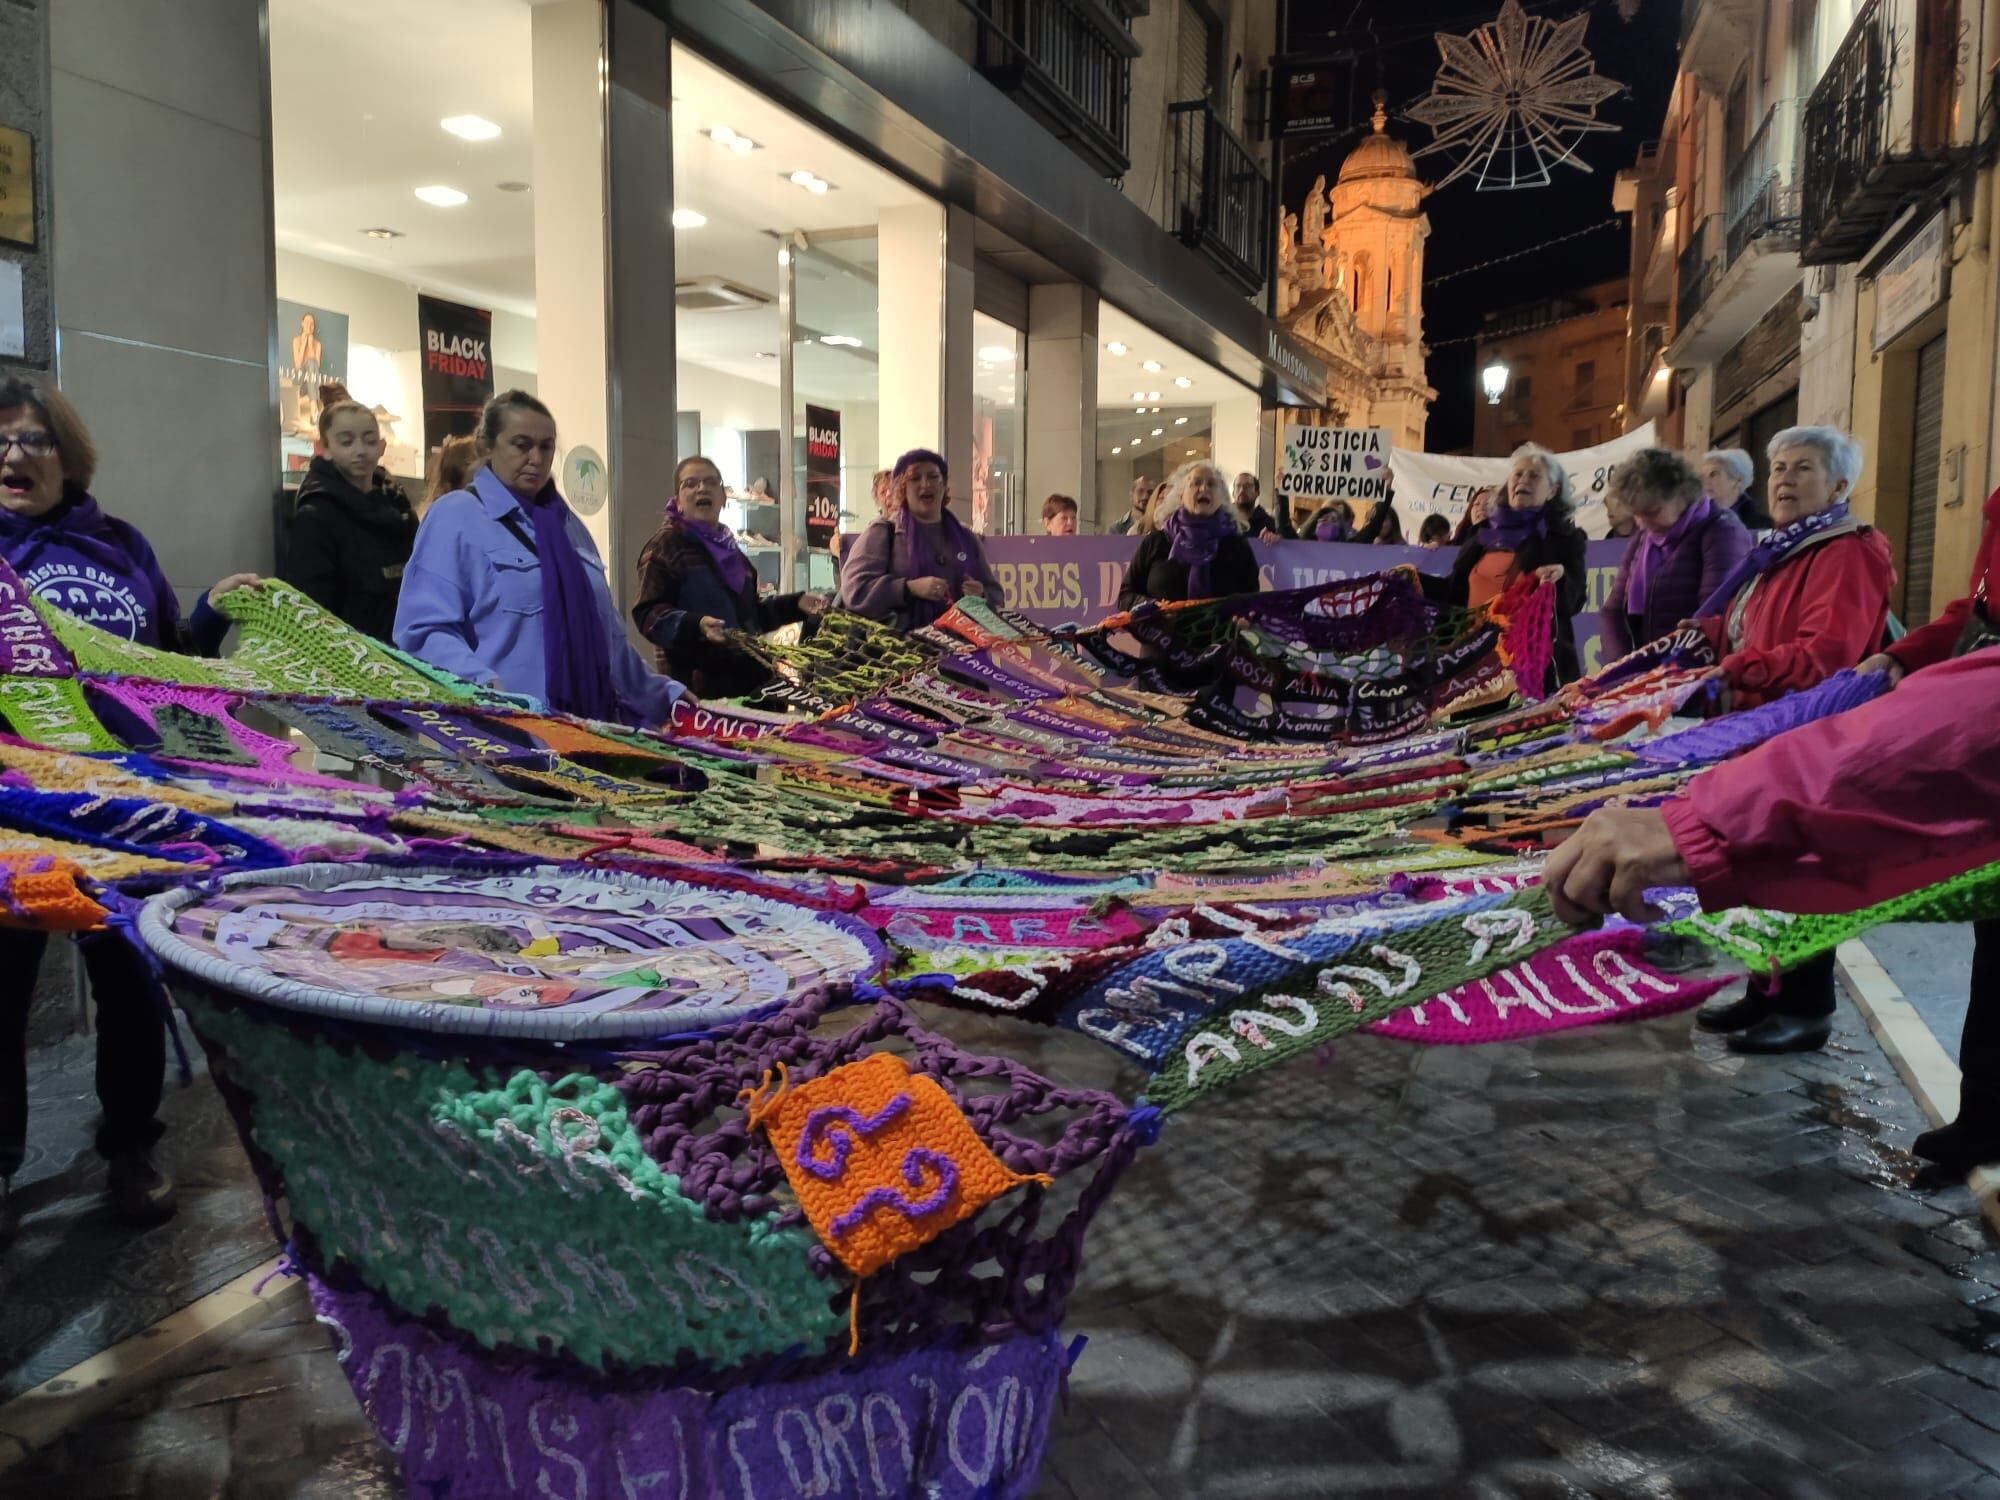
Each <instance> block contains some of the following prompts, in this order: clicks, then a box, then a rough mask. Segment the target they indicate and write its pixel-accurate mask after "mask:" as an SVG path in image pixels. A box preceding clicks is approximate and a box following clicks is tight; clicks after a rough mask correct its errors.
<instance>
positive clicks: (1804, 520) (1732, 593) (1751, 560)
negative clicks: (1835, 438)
mask: <svg viewBox="0 0 2000 1500" xmlns="http://www.w3.org/2000/svg"><path fill="white" fill-rule="evenodd" d="M1848 525H1850V517H1849V515H1848V511H1847V502H1846V501H1845V500H1842V501H1840V502H1839V503H1838V504H1836V505H1830V506H1828V507H1827V508H1826V509H1825V510H1816V511H1814V512H1813V513H1812V514H1811V515H1809V516H1801V517H1800V518H1799V519H1798V520H1796V521H1794V522H1792V523H1791V525H1789V526H1780V527H1778V528H1777V530H1775V531H1767V532H1765V533H1764V534H1763V535H1762V536H1760V537H1759V538H1758V539H1757V545H1756V546H1754V547H1752V548H1751V549H1750V550H1749V552H1747V553H1746V554H1744V558H1743V561H1742V562H1740V563H1738V564H1737V565H1736V566H1735V567H1733V568H1731V569H1730V570H1729V575H1728V576H1727V577H1726V578H1724V579H1723V580H1722V582H1721V583H1719V584H1717V585H1716V586H1715V592H1714V593H1712V594H1710V595H1709V596H1708V597H1707V598H1706V599H1704V600H1702V602H1701V608H1700V609H1698V610H1696V611H1695V612H1694V613H1695V618H1696V619H1697V620H1706V619H1711V618H1713V617H1715V616H1719V615H1721V614H1722V613H1723V612H1724V611H1725V610H1727V609H1728V608H1729V604H1730V601H1731V600H1733V599H1734V598H1735V597H1736V592H1737V590H1738V589H1740V588H1742V587H1743V585H1744V584H1746V583H1748V582H1749V581H1750V580H1751V579H1753V578H1757V577H1760V576H1761V575H1763V574H1765V573H1768V572H1770V571H1771V569H1772V568H1774V567H1776V566H1777V565H1778V564H1779V563H1781V562H1783V561H1784V560H1785V559H1786V558H1787V557H1789V556H1791V554H1792V553H1794V552H1796V551H1798V550H1799V548H1801V547H1803V546H1805V545H1807V544H1808V543H1810V542H1814V541H1817V540H1818V539H1819V538H1820V537H1821V536H1823V535H1825V534H1826V533H1827V532H1828V531H1830V530H1831V529H1832V528H1834V527H1836V526H1840V527H1846V526H1848Z"/></svg>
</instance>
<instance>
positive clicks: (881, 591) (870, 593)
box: [840, 448, 1006, 630]
mask: <svg viewBox="0 0 2000 1500" xmlns="http://www.w3.org/2000/svg"><path fill="white" fill-rule="evenodd" d="M945 479H946V470H945V463H944V459H943V458H941V457H940V456H939V455H937V454H935V453H933V452H931V451H930V450H929V449H927V448H912V449H911V450H910V451H909V452H908V453H905V454H904V455H903V456H902V457H901V458H899V459H897V460H896V467H895V469H894V470H893V471H892V478H891V479H890V481H889V484H890V494H891V497H892V500H893V502H894V503H893V507H892V510H891V513H890V514H889V515H887V516H885V517H884V518H883V519H882V520H879V521H877V522H876V523H875V524H874V525H873V526H870V527H869V528H868V529H867V530H866V531H865V532H863V533H862V534H861V537H860V539H859V540H858V541H856V542H855V543H854V544H853V545H852V546H851V547H849V549H848V552H847V561H846V562H845V563H844V564H843V565H842V567H841V570H840V596H841V598H842V599H843V600H845V601H846V604H847V607H848V608H849V609H850V610H852V611H854V613H856V614H858V615H866V616H867V617H868V618H869V619H871V620H879V621H881V622H883V623H884V624H888V625H893V626H895V627H896V628H897V629H898V630H916V629H920V628H921V627H923V626H925V625H928V624H930V623H931V622H932V621H933V620H935V619H937V617H938V616H939V615H941V614H943V613H944V612H945V611H946V610H948V609H950V608H951V607H952V605H953V604H954V603H955V602H957V601H958V600H959V599H961V598H964V597H966V596H967V595H970V596H972V597H974V598H981V599H985V600H986V601H987V602H988V603H990V604H992V605H993V606H994V607H995V608H998V607H1000V606H1001V605H1003V604H1004V603H1006V600H1005V599H1004V598H1002V597H1001V588H1000V580H999V579H997V578H995V577H994V576H993V569H992V568H991V567H990V566H989V565H988V563H987V561H986V552H985V549H984V548H982V547H981V546H980V545H979V538H978V537H977V536H976V535H974V534H973V532H972V531H971V529H970V528H968V527H966V526H965V525H963V524H962V523H961V522H960V521H959V519H958V518H957V517H956V516H954V515H953V514H952V513H951V511H950V510H949V509H948V508H947V507H948V506H949V505H950V504H951V499H950V496H948V495H947V494H946V493H945Z"/></svg>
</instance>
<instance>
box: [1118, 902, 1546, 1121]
mask: <svg viewBox="0 0 2000 1500" xmlns="http://www.w3.org/2000/svg"><path fill="white" fill-rule="evenodd" d="M1573 931H1574V929H1572V928H1570V927H1568V926H1567V925H1565V924H1564V923H1562V922H1560V921H1558V920H1557V918H1556V915H1555V912H1554V911H1553V910H1552V909H1551V908H1550V906H1549V901H1548V897H1547V896H1546V895H1544V894H1543V892H1542V890H1541V888H1540V887H1539V886H1537V887H1535V888H1533V889H1531V890H1525V891H1518V892H1516V893H1515V894H1514V895H1512V896H1510V897H1508V898H1507V899H1506V900H1505V901H1504V902H1501V903H1499V904H1497V905H1494V906H1490V907H1486V908H1483V909H1481V910H1477V911H1470V912H1467V911H1464V910H1460V911H1456V912H1453V913H1451V914H1450V915H1447V916H1442V917H1440V918H1439V919H1438V920H1436V921H1433V922H1429V923H1426V924H1425V925H1423V926H1421V927H1412V928H1407V929H1405V930H1403V931H1400V932H1396V931H1392V932H1388V933H1386V934H1385V935H1384V936H1382V937H1380V938H1379V939H1376V940H1374V941H1367V940H1364V941H1362V942H1360V943H1358V944H1356V945H1355V946H1354V947H1353V948H1351V949H1350V950H1348V951H1347V952H1345V953H1342V954H1340V955H1339V956H1337V957H1334V958H1331V959H1328V960H1326V961H1323V962H1315V961H1313V960H1312V959H1311V958H1310V957H1309V955H1308V953H1307V952H1305V951H1304V950H1292V949H1289V948H1288V947H1287V938H1286V935H1284V934H1276V935H1274V936H1272V937H1270V938H1268V939H1266V940H1265V941H1264V942H1263V943H1260V944H1259V946H1260V947H1262V948H1264V949H1265V950H1266V951H1267V952H1269V953H1273V954H1276V955H1277V956H1278V957H1280V958H1282V959H1285V960H1286V962H1285V963H1284V964H1283V965H1282V967H1281V969H1280V972H1279V973H1278V975H1277V977H1276V978H1275V979H1272V980H1268V981H1266V982H1264V983H1260V984H1255V985H1251V986H1249V987H1247V988H1245V989H1243V990H1242V991H1241V992H1240V993H1231V994H1229V996H1228V998H1227V999H1226V1000H1225V1001H1222V1002H1219V1003H1218V1004H1217V1006H1216V1008H1215V1009H1214V1010H1213V1011H1211V1012H1209V1013H1208V1014H1207V1015H1205V1016H1203V1017H1202V1018H1201V1020H1199V1021H1197V1022H1196V1023H1195V1024H1194V1025H1193V1026H1191V1027H1189V1028H1188V1029H1187V1030H1186V1031H1185V1032H1183V1033H1182V1034H1181V1036H1180V1037H1179V1039H1178V1040H1177V1041H1176V1042H1175V1044H1174V1046H1173V1049H1172V1051H1170V1052H1169V1054H1168V1056H1167V1060H1166V1062H1165V1064H1164V1065H1163V1066H1162V1067H1161V1068H1160V1071H1159V1072H1157V1073H1156V1074H1154V1075H1153V1081H1152V1082H1151V1083H1150V1084H1149V1085H1148V1086H1147V1088H1146V1102H1147V1103H1149V1104H1156V1105H1158V1106H1159V1107H1160V1108H1161V1109H1163V1110H1176V1109H1181V1108H1183V1107H1185V1106H1186V1105H1188V1104H1191V1103H1193V1102H1194V1101H1195V1100H1197V1099H1199V1098H1201V1097H1202V1096H1203V1095H1205V1094H1208V1093H1211V1092H1213V1091H1214V1090H1216V1089H1219V1088H1223V1087H1225V1086H1226V1085H1228V1084H1232V1083H1237V1082H1240V1081H1241V1080H1243V1079H1245V1078H1247V1077H1249V1076H1250V1075H1251V1074H1253V1073H1260V1072H1262V1071H1263V1070H1264V1069H1266V1068H1270V1067H1275V1066H1276V1065H1277V1064H1279V1063H1281V1062H1285V1061H1286V1060H1288V1059H1290V1058H1294V1057H1297V1056H1298V1055H1299V1054H1301V1053H1303V1052H1310V1051H1311V1050H1312V1049H1313V1048H1315V1047H1318V1046H1321V1045H1323V1044H1324V1043H1326V1042H1329V1041H1332V1040H1333V1039H1334V1038H1336V1037H1340V1036H1344V1035H1346V1034H1347V1033H1348V1032H1350V1031H1353V1030H1355V1029H1356V1028H1358V1027H1361V1026H1365V1025H1367V1024H1368V1023H1369V1022H1370V1021H1379V1020H1381V1019H1382V1018H1383V1017H1384V1016H1387V1015H1391V1014H1393V1013H1394V1012H1396V1011H1399V1010H1403V1009H1406V1008H1407V1007H1409V1006H1412V1005H1419V1004H1421V1003H1422V1002H1424V1001H1425V1000H1428V999H1430V998H1431V997H1432V996H1434V995H1442V994H1445V993H1447V992H1449V991H1451V990H1455V989H1457V988H1458V987H1459V986H1460V985H1462V984H1470V983H1471V982H1472V981H1473V980H1475V979H1483V978H1485V977H1486V976H1487V975H1488V974H1495V973H1498V972H1499V971H1500V970H1502V969H1509V968H1512V967H1513V966H1514V965H1516V964H1519V963H1525V962H1526V961H1527V960H1528V959H1530V958H1532V957H1534V955H1535V954H1537V953H1539V952H1541V950H1542V949H1544V948H1547V947H1551V946H1553V945H1554V944H1556V943H1559V942H1561V941H1562V940H1563V939H1564V938H1566V937H1569V936H1571V935H1572V934H1573Z"/></svg>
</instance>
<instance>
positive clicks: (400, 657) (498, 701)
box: [370, 640, 536, 709]
mask: <svg viewBox="0 0 2000 1500" xmlns="http://www.w3.org/2000/svg"><path fill="white" fill-rule="evenodd" d="M370 644H371V645H372V646H374V648H375V649H376V650H377V651H379V652H381V653H382V654H383V655H384V656H386V657H388V658H389V660H391V661H393V662H397V663H400V664H401V665H402V666H404V667H407V668H408V669H409V670H410V671H411V672H413V673H415V674H416V675H417V676H419V677H421V678H423V679H424V680H425V681H427V682H429V683H431V684H433V685H434V686H435V688H436V689H437V691H436V692H435V693H434V694H433V695H432V696H433V697H435V698H437V699H438V700H439V701H442V702H451V703H457V702H466V703H476V704H478V705H479V706H480V707H482V708H512V709H533V708H535V707H536V703H535V700H534V699H533V698H527V697H523V696H521V695H520V694H517V693H503V692H501V691H500V690H499V689H498V688H489V687H482V686H481V685H480V684H479V683H476V682H467V681H466V680H465V679H464V678H463V677H460V676H458V675H457V674H456V673H453V672H447V671H446V670H445V669H444V668H443V667H434V666H432V665H431V664H430V663H429V662H427V661H425V660H424V659H423V658H422V657H421V656H412V655H410V653H409V652H407V651H403V650H400V649H398V648H397V647H395V646H392V645H390V644H389V643H388V642H387V641H375V640H371V641H370Z"/></svg>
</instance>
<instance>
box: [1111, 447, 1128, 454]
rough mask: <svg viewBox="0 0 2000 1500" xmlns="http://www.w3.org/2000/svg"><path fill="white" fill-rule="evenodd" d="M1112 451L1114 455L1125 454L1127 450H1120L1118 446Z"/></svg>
mask: <svg viewBox="0 0 2000 1500" xmlns="http://www.w3.org/2000/svg"><path fill="white" fill-rule="evenodd" d="M1111 451H1112V452H1113V453H1123V452H1124V451H1125V450H1124V449H1123V448H1119V447H1116V446H1114V447H1113V448H1112V450H1111Z"/></svg>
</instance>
